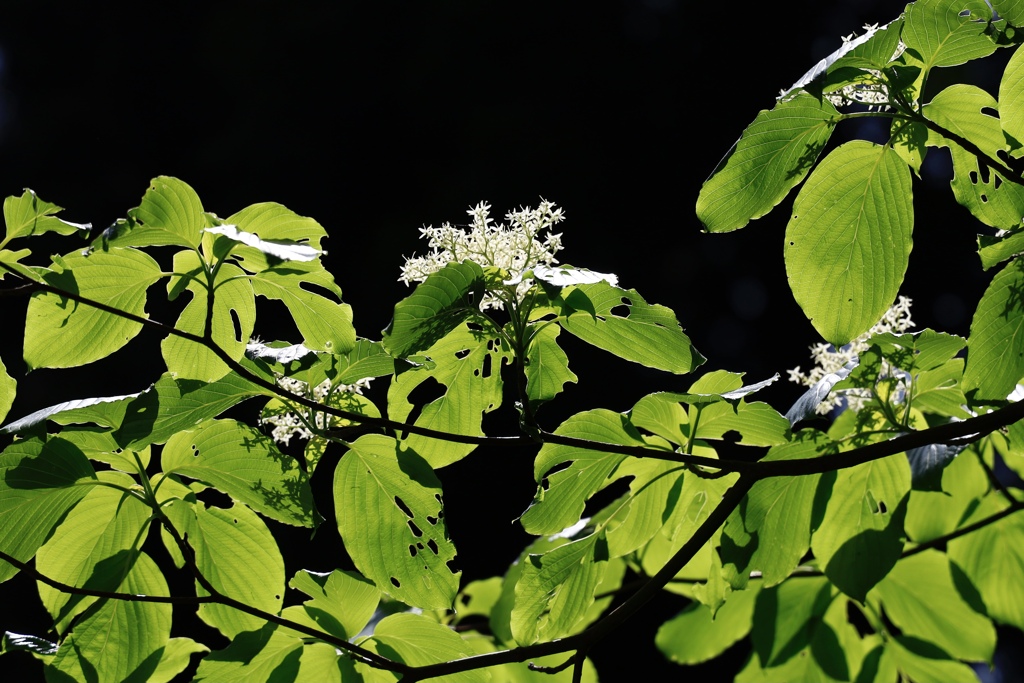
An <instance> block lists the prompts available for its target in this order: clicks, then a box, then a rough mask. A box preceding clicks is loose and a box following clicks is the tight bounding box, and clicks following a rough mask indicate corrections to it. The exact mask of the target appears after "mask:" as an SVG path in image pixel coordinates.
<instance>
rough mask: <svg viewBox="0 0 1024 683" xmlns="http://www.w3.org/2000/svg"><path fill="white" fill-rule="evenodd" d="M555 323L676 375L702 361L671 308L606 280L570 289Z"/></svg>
mask: <svg viewBox="0 0 1024 683" xmlns="http://www.w3.org/2000/svg"><path fill="white" fill-rule="evenodd" d="M558 324H559V325H561V326H562V328H563V329H565V330H566V331H568V332H570V333H572V334H573V335H575V336H577V337H579V338H580V339H582V340H583V341H585V342H587V343H588V344H593V345H594V346H596V347H598V348H599V349H604V350H605V351H608V352H610V353H613V354H615V355H617V356H619V357H620V358H625V359H626V360H630V361H633V362H634V363H640V364H641V365H646V366H647V367H650V368H656V369H658V370H664V371H666V372H672V373H675V374H677V375H680V374H685V373H687V372H690V371H691V370H692V369H694V368H696V367H697V366H698V365H700V364H701V363H703V362H704V357H703V356H701V355H700V353H698V352H697V350H696V349H695V348H693V345H692V344H691V343H690V338H689V337H687V336H686V335H685V334H683V328H682V327H681V326H680V325H679V321H678V320H676V316H675V314H674V313H673V312H672V311H671V310H670V309H668V308H665V307H664V306H659V305H657V304H649V303H647V302H646V301H644V298H643V297H642V296H640V295H639V294H638V293H637V292H636V291H635V290H632V289H629V290H626V289H619V288H618V287H614V286H612V285H610V284H608V283H607V282H598V283H596V284H592V285H579V286H578V287H575V288H573V289H572V290H571V291H570V292H569V293H568V294H566V296H565V299H564V300H563V302H562V310H561V312H560V314H559V317H558Z"/></svg>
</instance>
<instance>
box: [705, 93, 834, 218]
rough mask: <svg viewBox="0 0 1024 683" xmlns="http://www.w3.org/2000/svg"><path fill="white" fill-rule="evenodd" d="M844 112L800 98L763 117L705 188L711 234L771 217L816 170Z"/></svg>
mask: <svg viewBox="0 0 1024 683" xmlns="http://www.w3.org/2000/svg"><path fill="white" fill-rule="evenodd" d="M838 114H839V112H837V111H836V109H835V107H833V106H832V104H831V103H830V102H829V101H828V100H827V99H825V98H820V97H814V96H813V95H809V94H806V93H800V94H798V95H796V96H794V97H792V98H789V99H784V100H781V101H780V102H778V103H777V104H776V105H775V108H773V109H771V110H764V111H761V112H760V113H759V114H758V115H757V118H755V119H754V122H753V123H751V124H750V125H749V126H748V127H747V129H746V130H745V131H743V135H742V136H741V137H740V139H739V141H738V142H737V143H736V145H735V146H734V147H733V149H732V151H731V152H730V153H729V156H727V157H726V158H725V160H724V161H723V162H722V163H721V164H719V167H718V168H717V169H715V173H714V174H713V175H712V176H711V177H710V178H709V179H708V180H707V181H706V182H705V183H704V186H703V187H702V188H701V190H700V196H699V197H698V198H697V217H698V218H699V219H700V221H701V222H702V223H703V224H704V227H705V228H706V229H707V230H708V232H728V231H730V230H736V229H738V228H742V227H743V226H745V225H746V224H747V223H748V222H749V221H750V220H752V219H755V218H760V217H761V216H763V215H765V214H766V213H768V212H769V211H771V210H772V209H773V208H775V205H776V204H778V203H779V202H781V201H782V199H783V198H784V197H785V196H786V195H787V194H788V193H789V191H790V190H791V189H793V188H794V187H795V186H796V185H797V184H798V183H799V182H800V181H801V180H803V179H804V176H805V175H807V172H808V171H810V170H811V166H813V165H814V162H815V160H817V158H818V154H819V153H820V152H821V150H822V149H823V148H824V147H825V143H826V142H828V139H829V136H830V135H831V134H832V130H833V129H834V128H835V119H836V118H837V117H838Z"/></svg>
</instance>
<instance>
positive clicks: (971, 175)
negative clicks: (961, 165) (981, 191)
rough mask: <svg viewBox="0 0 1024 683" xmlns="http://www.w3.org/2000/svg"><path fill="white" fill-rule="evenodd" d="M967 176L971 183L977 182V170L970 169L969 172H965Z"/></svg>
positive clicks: (975, 183)
mask: <svg viewBox="0 0 1024 683" xmlns="http://www.w3.org/2000/svg"><path fill="white" fill-rule="evenodd" d="M967 176H968V177H969V178H970V179H971V183H972V184H974V185H977V184H978V172H977V171H971V172H970V173H968V174H967Z"/></svg>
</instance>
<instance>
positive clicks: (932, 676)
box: [880, 636, 978, 683]
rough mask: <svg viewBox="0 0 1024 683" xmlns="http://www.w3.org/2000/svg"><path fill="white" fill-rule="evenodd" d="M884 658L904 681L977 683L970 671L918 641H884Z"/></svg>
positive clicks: (904, 638) (898, 638)
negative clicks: (894, 667)
mask: <svg viewBox="0 0 1024 683" xmlns="http://www.w3.org/2000/svg"><path fill="white" fill-rule="evenodd" d="M883 657H887V658H888V659H890V661H891V662H892V663H893V664H895V666H896V669H897V670H898V671H899V673H900V678H901V679H903V680H911V681H914V683H978V675H977V674H976V673H974V670H973V669H971V667H969V666H967V665H966V664H964V663H963V662H957V661H954V660H953V659H951V658H950V656H949V655H948V654H947V653H946V652H944V651H943V650H942V649H941V648H939V647H937V646H935V645H933V644H931V643H928V642H925V641H922V640H919V639H917V638H913V637H908V636H895V637H893V638H890V639H889V640H888V641H886V644H885V654H884V655H883ZM883 666H884V665H883ZM880 668H881V667H880Z"/></svg>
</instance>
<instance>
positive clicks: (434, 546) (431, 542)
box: [427, 539, 437, 555]
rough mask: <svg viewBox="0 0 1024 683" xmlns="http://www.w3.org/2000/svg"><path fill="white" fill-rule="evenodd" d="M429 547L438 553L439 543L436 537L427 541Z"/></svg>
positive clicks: (431, 550)
mask: <svg viewBox="0 0 1024 683" xmlns="http://www.w3.org/2000/svg"><path fill="white" fill-rule="evenodd" d="M427 547H428V548H430V552H432V553H434V554H435V555H437V543H435V542H434V539H430V540H429V541H427Z"/></svg>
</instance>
